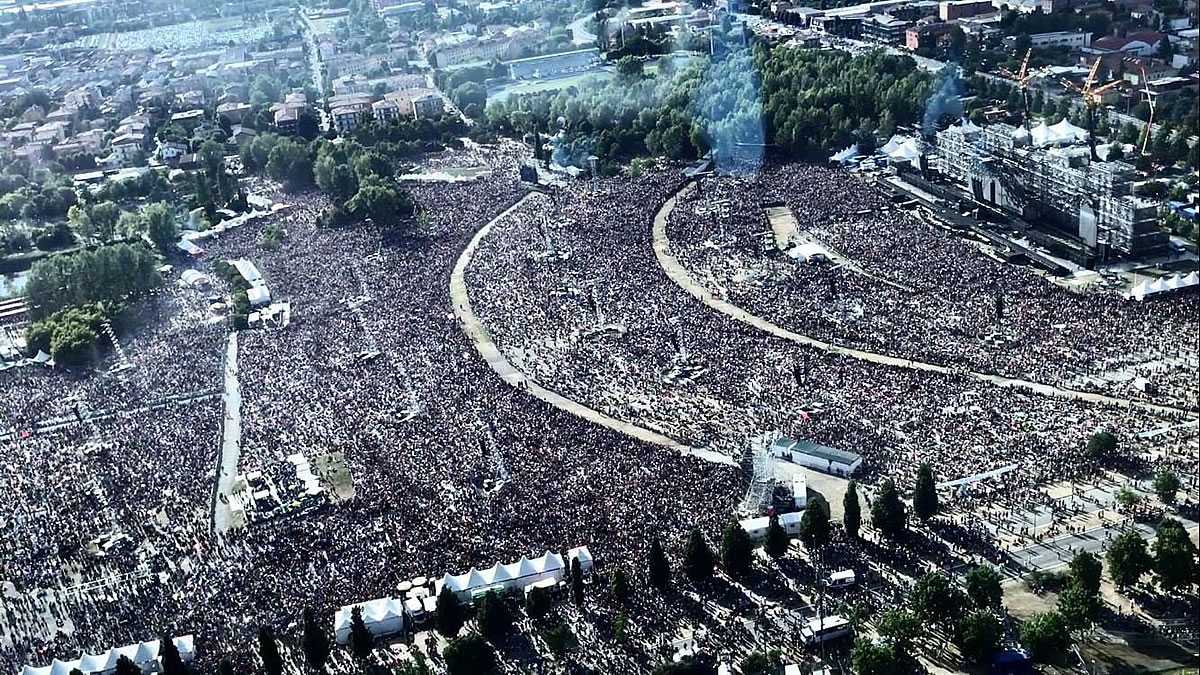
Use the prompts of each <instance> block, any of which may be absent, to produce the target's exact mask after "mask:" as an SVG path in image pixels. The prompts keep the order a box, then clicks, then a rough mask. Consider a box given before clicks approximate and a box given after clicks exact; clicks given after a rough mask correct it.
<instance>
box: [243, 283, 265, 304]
mask: <svg viewBox="0 0 1200 675" xmlns="http://www.w3.org/2000/svg"><path fill="white" fill-rule="evenodd" d="M246 299H247V300H249V301H250V306H251V307H262V306H263V305H269V304H271V291H268V290H267V287H266V286H252V287H251V288H250V290H248V291H246Z"/></svg>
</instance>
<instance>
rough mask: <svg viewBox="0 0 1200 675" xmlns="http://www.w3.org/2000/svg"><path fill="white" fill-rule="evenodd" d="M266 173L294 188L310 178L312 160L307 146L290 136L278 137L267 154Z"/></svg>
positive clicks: (302, 184) (286, 186) (288, 187)
mask: <svg viewBox="0 0 1200 675" xmlns="http://www.w3.org/2000/svg"><path fill="white" fill-rule="evenodd" d="M266 169H267V175H268V176H270V177H271V178H274V179H275V180H278V181H280V182H282V183H283V185H284V187H285V188H287V189H289V190H294V189H296V188H299V187H301V186H304V185H307V184H308V183H309V182H310V181H311V180H312V160H311V159H310V158H309V156H308V148H306V147H304V145H303V144H302V143H299V142H297V141H294V140H292V139H290V138H283V139H280V140H279V141H278V142H276V143H275V145H274V147H272V148H271V150H270V154H269V155H268V156H267V164H266Z"/></svg>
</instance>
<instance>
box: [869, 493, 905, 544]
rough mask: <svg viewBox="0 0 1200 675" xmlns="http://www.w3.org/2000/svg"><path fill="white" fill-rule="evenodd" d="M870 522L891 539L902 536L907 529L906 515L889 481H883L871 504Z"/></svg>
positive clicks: (898, 496) (902, 503) (897, 494)
mask: <svg viewBox="0 0 1200 675" xmlns="http://www.w3.org/2000/svg"><path fill="white" fill-rule="evenodd" d="M871 522H872V523H873V524H874V525H875V527H876V529H878V530H879V531H880V532H882V533H883V535H884V536H885V537H889V538H892V539H895V538H896V537H899V536H900V535H901V534H903V533H904V531H905V529H906V527H907V524H908V514H907V513H906V512H905V508H904V502H902V501H900V494H899V493H898V492H896V485H895V484H894V483H893V482H892V481H891V479H888V480H885V481H883V484H882V485H880V486H879V493H878V494H876V495H875V501H874V502H872V503H871Z"/></svg>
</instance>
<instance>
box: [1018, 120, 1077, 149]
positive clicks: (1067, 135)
mask: <svg viewBox="0 0 1200 675" xmlns="http://www.w3.org/2000/svg"><path fill="white" fill-rule="evenodd" d="M1030 136H1031V137H1032V140H1033V144H1034V145H1036V146H1038V147H1045V146H1047V145H1065V144H1068V143H1076V142H1079V141H1086V140H1087V138H1088V132H1087V130H1086V129H1081V128H1079V127H1077V126H1075V125H1074V124H1071V123H1070V122H1068V121H1067V120H1065V119H1064V120H1062V121H1061V122H1059V123H1058V124H1054V125H1047V124H1046V123H1045V122H1042V123H1041V124H1039V125H1037V126H1036V127H1034V128H1033V129H1032V131H1030Z"/></svg>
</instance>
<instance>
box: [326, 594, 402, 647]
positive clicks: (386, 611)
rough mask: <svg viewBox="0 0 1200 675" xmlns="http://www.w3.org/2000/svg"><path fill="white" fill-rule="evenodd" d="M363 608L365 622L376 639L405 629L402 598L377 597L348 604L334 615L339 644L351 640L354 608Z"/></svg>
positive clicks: (334, 631)
mask: <svg viewBox="0 0 1200 675" xmlns="http://www.w3.org/2000/svg"><path fill="white" fill-rule="evenodd" d="M355 607H361V608H362V618H363V623H364V624H366V626H367V630H369V631H371V635H373V636H375V638H376V639H384V638H388V637H391V636H393V635H399V634H400V633H401V632H403V631H404V601H403V600H401V599H400V598H377V599H375V600H368V601H367V602H363V603H359V604H357V605H346V606H345V607H343V608H341V609H339V610H338V611H337V613H336V614H334V616H333V633H334V636H335V637H336V638H337V642H338V644H346V643H347V642H348V641H349V640H350V624H351V623H352V622H353V619H354V608H355Z"/></svg>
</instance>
